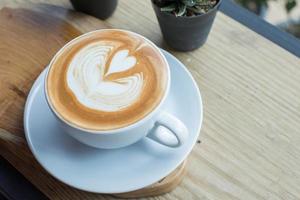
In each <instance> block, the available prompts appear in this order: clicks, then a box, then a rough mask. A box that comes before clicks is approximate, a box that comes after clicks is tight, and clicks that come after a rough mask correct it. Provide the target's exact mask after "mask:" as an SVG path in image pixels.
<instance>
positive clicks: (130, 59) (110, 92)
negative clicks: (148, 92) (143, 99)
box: [67, 42, 143, 112]
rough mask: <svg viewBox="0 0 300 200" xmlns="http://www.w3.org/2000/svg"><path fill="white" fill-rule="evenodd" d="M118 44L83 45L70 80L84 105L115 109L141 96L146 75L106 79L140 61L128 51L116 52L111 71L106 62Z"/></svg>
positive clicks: (76, 57)
mask: <svg viewBox="0 0 300 200" xmlns="http://www.w3.org/2000/svg"><path fill="white" fill-rule="evenodd" d="M113 49H114V47H113V46H109V45H104V44H103V43H101V42H98V43H92V44H90V45H87V46H86V47H84V48H82V49H81V50H80V51H79V52H78V53H77V54H76V55H75V57H74V58H73V60H72V61H71V63H70V65H69V68H68V71H67V83H68V86H69V88H70V89H71V90H72V92H73V93H74V95H75V96H76V98H77V100H78V101H79V102H80V103H81V104H83V105H84V106H86V107H88V108H91V109H95V110H101V111H107V112H113V111H117V110H121V109H123V108H126V107H127V106H130V105H131V104H132V103H134V102H135V100H136V99H137V98H138V97H139V95H140V94H141V91H142V87H143V74H142V72H141V73H135V74H133V75H130V76H126V77H123V78H119V79H115V80H113V81H110V80H104V78H105V76H108V75H110V74H113V73H119V72H124V71H127V70H129V69H131V68H132V67H134V66H135V64H136V58H135V57H134V56H128V52H129V51H128V50H119V51H117V52H114V53H113V57H112V59H111V62H110V64H109V65H108V69H107V72H106V73H105V65H106V63H107V61H108V56H109V54H110V53H111V51H113Z"/></svg>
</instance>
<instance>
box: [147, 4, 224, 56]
mask: <svg viewBox="0 0 300 200" xmlns="http://www.w3.org/2000/svg"><path fill="white" fill-rule="evenodd" d="M221 1H222V0H219V1H218V3H217V4H216V5H215V6H214V7H213V8H212V9H211V10H209V11H208V12H207V13H205V14H202V15H198V16H191V17H186V16H180V17H176V16H175V15H172V14H170V13H168V12H161V11H160V8H159V7H158V6H157V5H156V4H154V3H153V2H152V6H153V8H154V11H155V13H156V16H157V20H158V22H159V26H160V29H161V31H162V34H163V37H164V39H165V41H166V43H167V44H168V45H169V46H170V47H172V48H173V49H175V50H178V51H191V50H194V49H196V48H198V47H200V46H202V45H203V44H204V43H205V42H206V40H207V36H208V34H209V32H210V29H211V26H212V24H213V21H214V19H215V16H216V13H217V11H218V9H219V7H220V4H221Z"/></svg>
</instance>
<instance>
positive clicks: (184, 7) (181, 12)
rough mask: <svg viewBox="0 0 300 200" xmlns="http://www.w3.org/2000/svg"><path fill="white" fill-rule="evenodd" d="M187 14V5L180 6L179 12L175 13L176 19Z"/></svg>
mask: <svg viewBox="0 0 300 200" xmlns="http://www.w3.org/2000/svg"><path fill="white" fill-rule="evenodd" d="M185 13H186V5H185V4H182V3H181V4H180V5H179V7H178V12H176V13H175V15H176V17H178V16H183V15H184V14H185Z"/></svg>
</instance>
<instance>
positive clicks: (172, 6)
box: [160, 3, 176, 12]
mask: <svg viewBox="0 0 300 200" xmlns="http://www.w3.org/2000/svg"><path fill="white" fill-rule="evenodd" d="M175 9H176V4H175V3H172V4H170V5H168V6H165V7H162V8H160V11H162V12H172V11H175Z"/></svg>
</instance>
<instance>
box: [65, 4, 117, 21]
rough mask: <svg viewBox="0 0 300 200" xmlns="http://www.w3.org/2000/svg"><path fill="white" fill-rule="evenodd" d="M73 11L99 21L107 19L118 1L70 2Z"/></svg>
mask: <svg viewBox="0 0 300 200" xmlns="http://www.w3.org/2000/svg"><path fill="white" fill-rule="evenodd" d="M70 1H71V3H72V5H73V7H74V9H75V10H77V11H80V12H83V13H86V14H89V15H92V16H95V17H97V18H99V19H107V18H108V17H110V16H111V15H112V14H113V12H114V11H115V9H116V7H117V4H118V0H70Z"/></svg>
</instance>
